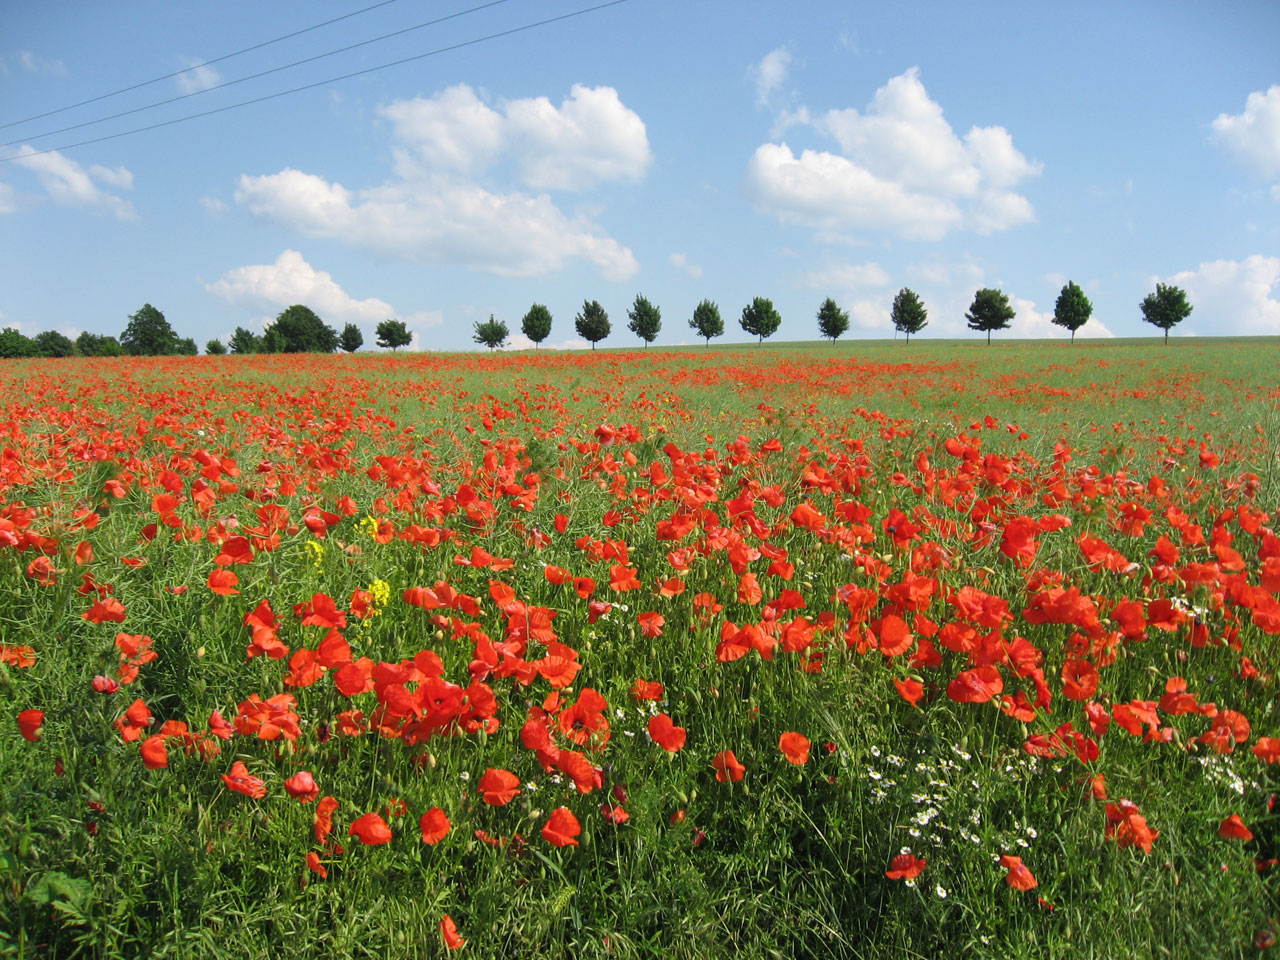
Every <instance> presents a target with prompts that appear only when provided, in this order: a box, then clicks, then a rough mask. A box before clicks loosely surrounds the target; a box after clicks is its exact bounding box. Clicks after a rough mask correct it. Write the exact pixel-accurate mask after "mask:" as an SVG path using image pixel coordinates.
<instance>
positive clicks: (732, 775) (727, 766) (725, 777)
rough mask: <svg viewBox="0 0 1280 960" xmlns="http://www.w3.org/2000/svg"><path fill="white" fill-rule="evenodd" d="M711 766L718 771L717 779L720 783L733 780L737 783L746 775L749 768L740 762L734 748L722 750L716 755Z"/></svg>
mask: <svg viewBox="0 0 1280 960" xmlns="http://www.w3.org/2000/svg"><path fill="white" fill-rule="evenodd" d="M711 766H712V767H713V768H714V769H715V771H716V780H718V781H719V782H720V783H724V782H725V781H732V782H734V783H737V782H738V781H739V780H741V779H742V778H743V777H744V776H746V773H747V768H746V767H744V766H743V765H742V764H740V763H739V762H738V758H737V757H736V756H734V754H733V751H732V750H722V751H720V752H719V753H717V754H716V755H715V758H714V759H713V760H712V761H711Z"/></svg>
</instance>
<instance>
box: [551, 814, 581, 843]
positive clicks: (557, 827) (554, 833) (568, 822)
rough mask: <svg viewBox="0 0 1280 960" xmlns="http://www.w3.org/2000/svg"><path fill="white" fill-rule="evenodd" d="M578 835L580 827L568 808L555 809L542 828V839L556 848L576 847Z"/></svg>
mask: <svg viewBox="0 0 1280 960" xmlns="http://www.w3.org/2000/svg"><path fill="white" fill-rule="evenodd" d="M580 833H582V826H581V824H579V823H578V818H577V817H575V816H574V815H573V811H571V810H570V809H569V808H568V807H557V808H556V809H555V810H554V811H553V812H552V814H551V816H550V818H549V819H548V820H547V822H546V823H545V824H544V825H543V827H542V838H543V839H544V840H546V841H547V843H550V844H552V845H553V846H557V847H576V846H577V845H578V841H577V840H576V839H574V838H575V837H577V836H578V835H579V834H580Z"/></svg>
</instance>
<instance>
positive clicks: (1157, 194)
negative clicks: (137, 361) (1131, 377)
mask: <svg viewBox="0 0 1280 960" xmlns="http://www.w3.org/2000/svg"><path fill="white" fill-rule="evenodd" d="M372 2H373V0H345V2H337V0H323V2H307V3H304V2H298V0H278V2H270V3H262V2H259V0H255V2H235V0H224V2H220V3H217V4H175V3H171V2H162V0H125V2H121V3H113V4H86V3H80V2H72V0H48V2H42V3H9V4H5V5H4V7H3V10H0V89H3V91H4V94H3V97H0V123H3V124H9V125H8V126H5V127H3V128H2V129H0V135H2V136H0V140H4V141H9V142H8V143H7V144H6V145H4V146H0V157H2V158H4V162H0V324H3V325H13V326H17V327H18V328H19V329H20V330H22V331H23V332H25V333H29V334H30V333H35V332H37V331H40V330H45V329H57V330H61V331H62V332H64V333H67V334H69V335H72V336H74V335H75V334H76V333H78V332H79V331H81V330H90V331H93V332H96V333H112V334H119V332H120V331H121V330H123V328H124V326H125V324H126V322H127V318H128V316H129V314H131V313H132V312H134V311H135V310H137V309H138V308H139V307H140V306H141V305H142V304H143V303H144V302H149V303H151V304H153V305H154V306H156V307H158V308H159V309H160V310H162V311H163V312H164V314H165V316H166V317H167V318H168V320H169V321H170V323H171V324H172V325H173V327H174V328H175V330H177V332H178V333H179V334H180V335H182V336H190V337H194V338H195V339H196V340H197V342H198V343H200V344H201V345H203V344H204V342H205V341H206V340H208V339H210V338H213V337H220V338H224V340H225V338H226V337H227V336H228V335H229V334H230V332H231V331H232V330H233V329H234V328H235V327H236V326H246V327H249V328H251V329H261V326H262V324H263V323H264V322H267V321H269V320H270V319H271V318H272V317H274V316H275V315H276V314H277V313H279V312H280V310H282V309H283V308H284V307H286V306H288V305H290V304H293V303H306V304H308V305H309V306H311V307H312V308H313V309H314V310H316V312H317V313H319V314H320V315H321V316H322V317H323V318H324V319H325V320H326V321H328V322H329V323H330V324H332V325H333V326H335V327H338V328H340V327H341V326H342V325H343V324H345V323H348V322H352V323H356V324H357V325H358V326H360V327H361V328H362V330H363V331H364V335H365V342H366V347H370V346H372V344H373V341H374V335H373V331H374V327H375V326H376V324H377V323H378V321H380V320H382V319H385V318H387V317H397V318H400V319H403V320H405V322H406V323H407V324H408V325H409V326H410V328H411V329H412V330H413V331H414V332H415V333H416V335H417V336H416V340H415V346H416V347H417V348H419V349H445V350H453V349H476V345H475V344H474V343H472V341H471V333H472V324H473V323H474V322H475V321H477V320H481V321H482V320H484V319H487V318H488V316H489V315H490V314H491V313H492V314H494V315H495V316H496V317H497V318H498V319H501V320H504V321H506V322H507V324H508V326H509V327H510V328H511V329H512V331H513V333H515V332H517V331H518V329H519V325H520V318H521V317H522V316H523V314H524V313H525V311H526V310H527V309H528V307H529V306H530V305H531V304H532V303H535V302H539V303H544V304H546V305H547V306H548V307H549V308H550V310H551V312H552V315H553V317H554V323H553V327H552V332H551V336H550V337H549V338H548V340H547V342H546V343H547V345H554V346H564V347H573V346H582V345H583V344H582V342H581V341H580V340H578V338H577V335H576V333H575V331H574V322H573V321H574V315H575V314H576V313H577V312H578V310H579V309H580V307H581V305H582V302H583V301H584V300H587V299H594V300H599V301H600V302H601V304H602V305H603V306H604V307H605V309H606V310H607V311H608V313H609V316H610V318H611V320H612V323H613V333H612V335H611V336H610V337H609V338H608V339H607V340H605V341H603V342H602V344H601V346H632V345H635V344H636V343H637V342H638V341H637V340H636V338H635V337H634V335H632V334H631V333H630V332H629V331H627V329H626V323H627V317H626V313H627V309H628V308H629V306H630V305H631V303H632V301H633V300H634V298H635V296H636V295H637V293H643V294H644V295H645V296H647V297H648V298H649V299H650V300H651V301H653V302H654V303H655V304H656V305H658V306H659V307H660V308H661V310H662V321H663V328H662V332H661V334H660V335H659V338H658V341H657V343H659V344H668V345H674V344H679V343H684V342H696V340H697V338H696V335H695V334H694V333H693V331H691V330H690V329H689V328H688V319H689V317H690V316H691V314H692V312H693V308H694V307H695V306H696V305H697V303H698V302H699V301H700V300H702V299H703V298H708V299H711V300H714V301H716V302H717V303H718V304H719V306H720V310H721V313H722V314H723V316H724V319H725V326H726V335H725V337H724V338H723V341H722V342H734V341H746V340H748V339H750V338H749V337H748V336H747V335H746V334H745V333H744V332H743V331H742V330H741V328H740V327H739V325H738V317H739V315H740V313H741V310H742V307H743V306H744V305H745V304H747V303H748V302H749V301H750V300H751V299H752V298H753V297H756V296H765V297H769V298H771V299H772V300H773V302H774V304H775V306H776V307H777V308H778V310H779V312H780V313H781V315H782V318H783V322H782V326H781V328H780V329H779V331H778V333H777V334H776V335H775V337H776V339H788V340H803V339H814V338H816V337H817V335H818V334H817V325H816V321H815V319H814V318H815V314H816V311H817V308H818V305H819V304H820V303H821V302H822V300H823V299H824V298H825V297H827V296H831V297H834V298H835V299H836V300H837V301H838V302H839V303H840V304H841V305H842V306H843V307H844V308H845V309H847V310H849V311H850V313H851V314H852V318H853V323H852V327H851V330H850V334H849V335H850V336H854V337H890V336H892V335H893V330H892V327H891V325H890V323H889V319H888V317H889V307H890V304H891V303H892V300H893V296H894V294H895V293H896V292H897V291H898V290H899V289H900V288H901V287H904V286H906V287H911V288H912V289H913V290H915V291H917V292H918V293H919V294H920V295H921V297H922V299H923V300H924V302H925V305H926V307H927V308H928V310H929V326H928V327H927V328H926V329H925V330H924V332H923V334H922V336H925V337H930V336H933V337H945V336H961V337H977V336H979V335H978V334H974V333H971V332H970V331H968V330H967V329H966V328H965V324H964V312H965V310H966V308H967V307H968V305H969V302H970V301H971V300H972V298H973V294H974V292H975V291H976V290H977V289H978V288H980V287H984V286H995V287H999V288H1000V289H1002V290H1004V291H1005V292H1006V293H1007V294H1008V295H1009V296H1010V299H1011V301H1012V303H1013V305H1014V306H1015V308H1016V309H1017V310H1018V317H1017V318H1016V319H1015V320H1014V322H1013V329H1012V330H1011V331H1009V332H1008V334H1003V335H1008V336H1030V337H1040V336H1055V335H1065V331H1062V330H1060V329H1059V328H1057V327H1054V326H1052V325H1051V324H1050V323H1049V322H1048V320H1049V317H1050V316H1051V315H1052V313H1053V306H1054V301H1055V300H1056V298H1057V295H1058V292H1059V290H1060V289H1061V287H1062V285H1063V284H1064V283H1065V282H1066V281H1067V280H1068V279H1070V280H1073V281H1075V282H1077V283H1079V284H1080V285H1081V286H1083V287H1084V288H1085V290H1086V292H1087V293H1088V294H1089V296H1090V298H1091V299H1092V301H1093V305H1094V319H1093V320H1091V321H1090V323H1089V324H1088V325H1086V326H1085V327H1084V328H1083V329H1082V330H1081V331H1080V335H1081V336H1085V335H1089V334H1092V335H1095V336H1105V335H1114V336H1143V335H1156V334H1158V333H1159V331H1157V330H1155V329H1154V328H1152V327H1149V326H1147V325H1145V324H1143V323H1142V321H1141V314H1140V312H1139V310H1138V303H1139V301H1140V300H1141V299H1142V297H1143V296H1144V295H1145V294H1146V293H1148V292H1150V291H1151V290H1153V289H1154V286H1155V283H1156V282H1157V281H1164V282H1173V283H1177V284H1178V285H1180V286H1182V287H1183V288H1184V289H1186V290H1187V292H1188V294H1189V297H1190V300H1191V302H1192V304H1193V305H1194V307H1195V311H1194V313H1193V314H1192V315H1191V318H1190V319H1189V320H1187V321H1186V322H1185V323H1183V324H1182V325H1181V326H1180V327H1178V328H1176V329H1175V331H1174V335H1175V336H1176V335H1180V334H1185V335H1201V336H1204V335H1217V334H1280V55H1277V52H1276V51H1277V50H1278V49H1280V4H1277V3H1274V2H1271V0H1259V2H1254V3H1233V4H1229V5H1226V4H1204V3H1189V2H1168V0H1163V2H1127V3H1073V4H1048V3H1026V2H1018V3H981V4H978V3H935V4H854V3H834V2H832V3H826V2H816V0H815V2H803V3H786V4H784V3H767V2H728V0H697V2H690V0H683V2H677V0H627V2H624V3H621V4H618V5H616V6H611V7H608V8H607V9H601V10H596V11H594V12H589V13H585V14H582V15H580V16H575V17H570V18H568V19H564V20H561V21H559V22H556V23H551V24H547V25H545V26H540V27H536V28H533V29H529V30H525V31H522V32H517V33H512V34H509V35H507V36H503V37H499V38H496V39H492V40H483V41H481V42H475V43H470V44H469V45H467V46H465V47H462V48H460V49H456V50H453V51H449V52H444V53H439V54H437V55H432V56H427V57H422V58H419V59H416V60H413V61H411V62H409V63H405V64H402V65H399V66H392V67H388V68H386V69H381V70H375V71H372V72H368V73H365V74H363V75H361V76H358V77H353V78H350V79H346V80H340V81H335V82H320V83H318V85H316V86H315V87H313V88H312V89H309V90H306V91H304V92H300V93H295V94H291V95H288V96H283V97H278V98H275V99H271V100H267V101H264V102H261V103H257V104H253V105H249V106H244V107H240V108H236V109H229V110H225V111H223V112H219V113H217V114H215V115H212V116H207V117H203V118H199V119H193V120H190V121H188V122H182V123H176V124H172V125H169V126H165V127H161V128H158V129H154V130H150V131H147V132H142V133H136V134H132V135H128V136H122V137H118V138H115V139H108V140H103V141H101V142H98V143H93V144H87V145H83V146H70V145H71V144H75V143H77V142H79V141H82V140H89V139H93V138H97V137H104V136H109V135H111V134H115V133H120V132H122V131H127V130H132V129H134V128H137V127H142V126H147V125H150V124H155V123H160V122H163V121H167V120H171V119H175V118H179V117H183V116H187V115H189V114H194V113H198V112H202V111H206V110H213V109H216V108H220V107H224V106H228V105H231V104H236V103H239V102H241V101H244V100H249V99H253V98H256V97H263V96H267V95H270V94H275V93H278V92H280V91H284V90H287V89H290V88H293V87H298V86H303V85H307V84H316V83H317V82H318V81H327V80H329V79H330V78H333V77H337V76H339V75H343V74H349V73H354V72H356V71H362V70H366V69H368V68H371V67H377V66H379V65H381V64H386V63H389V62H392V61H396V60H400V59H403V58H409V57H415V56H417V55H419V54H422V53H426V52H429V51H432V50H438V49H440V48H444V47H448V46H451V45H455V44H461V43H467V42H469V41H476V40H479V39H480V38H483V37H486V36H488V35H490V34H494V33H498V32H501V31H507V30H511V29H512V28H515V27H520V26H523V25H526V24H530V23H533V22H535V21H538V20H542V19H546V18H549V17H554V16H558V15H561V14H572V13H574V12H575V11H578V10H581V9H583V8H585V7H588V6H590V5H591V0H580V2H577V3H575V2H569V0H536V2H535V0H507V2H502V3H497V4H493V5H490V6H488V7H487V8H485V9H480V10H476V11H475V12H470V13H466V14H465V15H463V16H458V17H455V18H453V19H451V20H448V21H447V22H444V23H439V24H436V25H433V26H425V27H421V28H420V29H416V30H409V31H408V32H405V33H403V34H402V35H400V36H398V37H395V38H392V39H388V40H382V41H378V42H375V43H369V44H366V45H364V46H361V47H359V48H358V49H355V50H350V51H347V52H345V53H340V54H336V55H334V56H329V57H324V58H322V59H317V60H314V61H313V62H311V63H309V64H305V65H302V66H298V67H291V68H289V69H284V70H280V71H278V72H275V73H272V74H270V75H269V76H264V77H259V78H257V79H251V80H246V81H245V82H242V83H237V84H234V85H232V86H229V87H225V88H222V89H206V88H208V87H211V86H213V85H215V84H218V83H226V82H228V81H234V80H238V79H239V78H242V77H246V76H248V75H250V74H256V73H259V72H262V71H265V70H270V69H273V68H275V67H281V66H284V65H286V64H290V63H292V62H294V61H297V60H301V59H303V58H308V57H315V56H317V55H319V54H324V53H327V52H329V51H332V50H335V49H337V48H339V47H343V46H346V45H349V44H354V43H358V42H360V41H363V40H368V39H371V38H374V37H378V36H380V35H383V34H387V33H391V32H393V31H400V30H405V28H410V27H414V26H416V25H418V24H422V23H425V22H426V21H429V20H432V19H434V18H437V17H442V16H446V15H449V14H454V13H459V12H462V11H468V10H471V9H472V8H473V7H478V6H479V5H480V0H470V2H466V0H461V2H447V3H446V2H442V3H436V2H422V0H394V2H390V3H385V4H382V5H380V6H378V7H377V8H376V9H371V10H368V11H367V12H363V13H360V14H358V15H355V16H349V17H347V18H346V19H344V20H342V21H341V22H339V23H334V24H331V25H329V26H326V27H321V28H319V29H315V30H310V31H307V32H305V33H303V34H301V35H299V36H296V37H293V38H291V39H287V40H283V41H281V42H279V43H273V44H269V45H267V46H264V47H262V48H260V49H258V50H255V51H252V52H249V53H246V54H243V55H240V56H235V57H231V58H228V59H225V60H221V61H219V62H217V63H214V64H212V65H208V66H203V67H196V68H195V69H191V70H188V71H187V72H185V73H182V74H180V75H178V76H174V77H169V78H168V79H165V80H162V81H159V82H156V83H152V84H149V85H147V86H143V87H140V88H139V89H136V90H133V91H131V92H128V93H124V94H121V95H118V96H112V97H109V98H106V99H102V100H99V101H97V102H95V103H92V104H88V105H85V106H81V107H77V108H75V109H70V110H65V111H62V112H59V113H55V114H52V115H50V116H46V117H43V118H40V119H34V120H29V121H27V122H20V123H16V122H14V121H23V120H26V118H29V117H33V116H34V115H36V114H41V113H44V112H46V111H53V110H57V109H59V108H61V107H65V106H67V105H70V104H74V103H77V102H78V101H82V100H86V99H89V98H91V97H97V96H100V95H102V94H105V93H110V92H112V91H115V90H118V89H120V88H122V87H126V86H130V85H132V84H136V83H140V82H142V81H146V80H150V79H152V78H155V77H161V76H163V75H165V74H170V73H173V72H174V71H179V70H183V69H184V68H187V67H191V66H192V65H194V64H200V63H202V62H204V61H207V60H210V59H213V58H218V57H222V56H223V55H225V54H228V53H232V52H234V51H238V50H241V49H243V48H245V47H248V46H250V45H253V44H256V43H260V42H262V41H266V40H271V39H273V38H276V37H280V36H282V35H284V34H287V33H290V32H293V31H296V30H301V29H303V28H305V27H310V26H312V25H315V24H318V23H320V22H322V21H324V20H327V19H330V18H334V17H341V16H343V15H346V14H352V13H354V12H355V11H357V10H361V9H362V8H364V7H368V6H371V5H372ZM185 93H194V94H195V95H194V96H191V97H188V98H186V99H183V100H180V101H178V102H174V103H170V104H166V105H162V106H158V107H155V108H152V109H145V110H140V111H139V112H136V113H132V114H130V115H128V116H123V117H118V118H115V119H111V120H105V121H103V122H100V123H91V124H89V125H87V126H83V127H80V128H78V129H73V130H66V131H64V132H61V133H53V131H55V130H58V129H59V128H63V127H70V126H72V125H75V124H84V123H87V122H89V121H96V120H101V119H102V118H104V117H106V116H108V115H109V114H114V113H119V112H123V111H128V110H134V109H135V108H140V107H149V106H150V105H152V104H155V103H156V102H157V101H161V100H166V99H169V98H173V97H177V96H179V95H181V94H185ZM46 151H51V152H46ZM1001 335H1002V334H997V336H1001ZM515 345H517V346H519V345H520V340H519V339H518V338H517V339H516V341H515Z"/></svg>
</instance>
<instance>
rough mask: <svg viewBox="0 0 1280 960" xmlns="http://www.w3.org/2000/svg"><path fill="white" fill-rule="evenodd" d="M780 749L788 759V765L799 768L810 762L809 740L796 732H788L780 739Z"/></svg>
mask: <svg viewBox="0 0 1280 960" xmlns="http://www.w3.org/2000/svg"><path fill="white" fill-rule="evenodd" d="M778 749H779V750H781V751H782V755H783V756H784V757H786V758H787V763H792V764H795V765H796V766H797V767H802V766H804V765H805V764H806V763H807V762H808V761H809V738H808V737H806V736H804V735H803V734H799V733H796V732H795V731H788V732H787V733H784V734H783V735H782V736H781V737H779V738H778Z"/></svg>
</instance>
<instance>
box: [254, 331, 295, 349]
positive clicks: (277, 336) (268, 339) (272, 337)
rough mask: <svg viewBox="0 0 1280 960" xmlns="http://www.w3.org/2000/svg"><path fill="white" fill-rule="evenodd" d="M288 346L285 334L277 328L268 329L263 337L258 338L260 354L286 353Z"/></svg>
mask: <svg viewBox="0 0 1280 960" xmlns="http://www.w3.org/2000/svg"><path fill="white" fill-rule="evenodd" d="M288 345H289V344H288V341H287V340H285V338H284V334H283V333H281V332H280V331H279V330H277V329H276V328H275V327H267V329H266V331H265V332H264V333H263V334H262V336H261V337H260V338H258V352H259V353H284V352H285V350H284V348H285V347H287V346H288Z"/></svg>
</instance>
